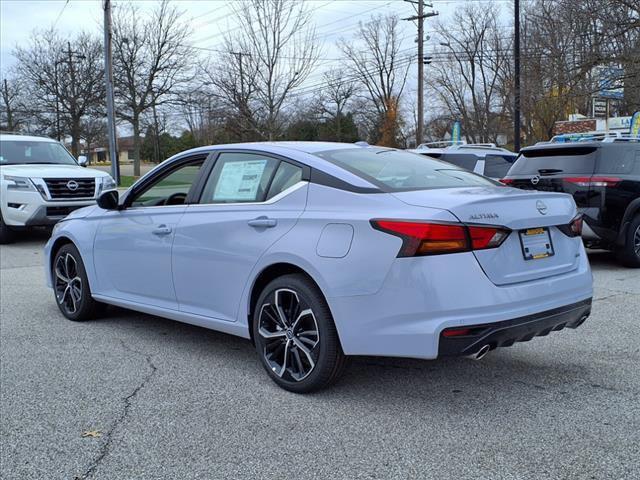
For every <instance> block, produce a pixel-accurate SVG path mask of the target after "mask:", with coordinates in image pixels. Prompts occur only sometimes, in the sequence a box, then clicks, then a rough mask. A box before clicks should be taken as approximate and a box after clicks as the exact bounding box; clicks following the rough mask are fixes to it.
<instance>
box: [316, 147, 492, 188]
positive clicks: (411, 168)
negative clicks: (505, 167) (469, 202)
mask: <svg viewBox="0 0 640 480" xmlns="http://www.w3.org/2000/svg"><path fill="white" fill-rule="evenodd" d="M315 155H317V156H318V157H320V158H323V159H325V160H327V161H329V162H331V163H333V164H334V165H337V166H339V167H342V168H344V169H345V170H348V171H349V172H351V173H353V174H355V175H358V176H359V177H361V178H363V179H365V180H367V181H369V182H371V183H372V184H374V185H376V186H378V187H380V188H381V189H382V190H384V191H388V192H402V191H407V190H428V189H432V188H453V187H471V186H486V185H496V183H495V182H493V181H492V180H489V179H487V178H484V177H482V176H480V175H476V174H475V173H472V172H468V171H466V170H462V169H459V168H456V167H455V166H453V165H451V164H450V163H446V162H441V161H439V160H435V159H433V158H429V157H425V156H423V155H418V154H415V153H410V152H405V151H400V150H392V149H386V148H366V149H365V148H347V149H340V150H330V151H325V152H317V153H316V154H315Z"/></svg>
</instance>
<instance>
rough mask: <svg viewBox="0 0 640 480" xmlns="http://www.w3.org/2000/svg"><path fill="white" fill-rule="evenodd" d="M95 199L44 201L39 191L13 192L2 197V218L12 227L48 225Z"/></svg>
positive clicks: (93, 201)
mask: <svg viewBox="0 0 640 480" xmlns="http://www.w3.org/2000/svg"><path fill="white" fill-rule="evenodd" d="M95 203H96V201H95V199H93V198H88V199H83V200H56V201H44V200H43V199H42V196H41V195H40V193H38V192H11V194H10V195H9V194H7V195H6V196H5V195H3V198H2V220H3V221H4V223H5V224H7V225H8V226H10V227H33V226H48V225H54V224H55V223H57V222H59V221H60V220H62V219H63V218H64V217H66V216H67V215H68V214H69V213H71V212H72V211H73V210H77V209H79V208H82V207H86V206H89V205H94V204H95Z"/></svg>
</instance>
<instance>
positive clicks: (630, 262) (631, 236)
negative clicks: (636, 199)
mask: <svg viewBox="0 0 640 480" xmlns="http://www.w3.org/2000/svg"><path fill="white" fill-rule="evenodd" d="M617 254H618V259H619V260H620V263H622V264H623V265H625V266H627V267H632V268H640V215H636V216H635V217H634V219H633V220H631V223H630V224H629V228H628V229H627V235H626V238H625V242H624V246H623V247H621V248H620V249H619V250H618V251H617Z"/></svg>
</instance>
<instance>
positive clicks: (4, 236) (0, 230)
mask: <svg viewBox="0 0 640 480" xmlns="http://www.w3.org/2000/svg"><path fill="white" fill-rule="evenodd" d="M15 236H16V232H14V231H13V230H12V229H11V227H9V226H8V225H7V224H6V223H4V219H3V218H2V213H1V212H0V245H6V244H7V243H11V242H13V241H14V240H15Z"/></svg>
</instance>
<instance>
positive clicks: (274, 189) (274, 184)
mask: <svg viewBox="0 0 640 480" xmlns="http://www.w3.org/2000/svg"><path fill="white" fill-rule="evenodd" d="M300 180H302V168H300V167H297V166H295V165H292V164H290V163H288V162H280V165H279V166H278V169H277V170H276V174H275V175H274V176H273V180H272V181H271V186H270V187H269V192H268V193H267V200H269V199H270V198H273V197H275V196H276V195H278V194H279V193H282V192H284V191H285V190H286V189H287V188H289V187H292V186H294V185H295V184H296V183H298V182H299V181H300Z"/></svg>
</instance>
